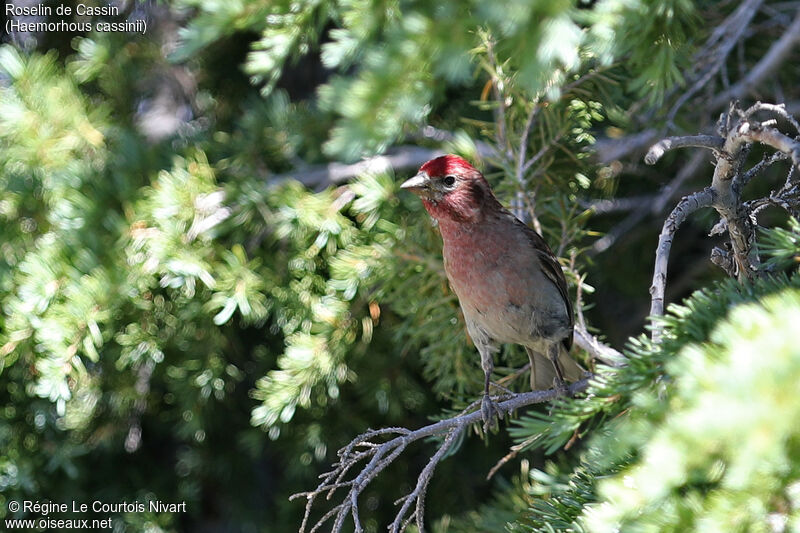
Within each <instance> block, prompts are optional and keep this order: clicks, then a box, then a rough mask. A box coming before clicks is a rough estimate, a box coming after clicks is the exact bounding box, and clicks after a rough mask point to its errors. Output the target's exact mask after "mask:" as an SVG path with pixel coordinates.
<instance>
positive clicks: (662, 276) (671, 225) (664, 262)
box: [650, 187, 714, 341]
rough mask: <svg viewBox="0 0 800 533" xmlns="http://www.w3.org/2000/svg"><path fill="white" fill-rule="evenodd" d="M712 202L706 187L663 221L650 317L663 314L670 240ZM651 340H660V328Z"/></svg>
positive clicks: (711, 192)
mask: <svg viewBox="0 0 800 533" xmlns="http://www.w3.org/2000/svg"><path fill="white" fill-rule="evenodd" d="M713 201H714V191H713V190H712V189H711V188H710V187H706V188H705V189H703V190H702V191H698V192H696V193H694V194H692V195H690V196H686V197H684V198H683V199H682V200H681V201H680V202H679V203H678V205H677V206H675V209H673V210H672V212H671V213H670V214H669V216H668V217H667V220H665V221H664V226H663V228H662V229H661V235H659V237H658V248H657V249H656V262H655V268H654V269H653V283H652V285H651V286H650V295H651V300H650V315H651V316H654V317H655V316H661V315H663V314H664V288H665V286H666V283H667V266H668V263H669V251H670V248H671V247H672V239H673V238H674V237H675V232H676V231H677V230H678V228H679V227H680V225H681V224H682V223H683V221H684V220H686V217H688V216H689V215H691V214H692V213H694V212H695V211H697V210H698V209H701V208H703V207H711V205H712V202H713ZM652 335H653V340H654V341H658V340H659V339H660V338H661V328H660V327H658V326H655V327H654V328H653V334H652Z"/></svg>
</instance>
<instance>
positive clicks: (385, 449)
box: [290, 378, 589, 533]
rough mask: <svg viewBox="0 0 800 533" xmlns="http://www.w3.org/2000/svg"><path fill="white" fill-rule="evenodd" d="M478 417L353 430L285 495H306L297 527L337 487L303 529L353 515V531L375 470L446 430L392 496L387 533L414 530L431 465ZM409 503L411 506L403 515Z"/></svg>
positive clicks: (538, 398) (578, 388) (531, 396)
mask: <svg viewBox="0 0 800 533" xmlns="http://www.w3.org/2000/svg"><path fill="white" fill-rule="evenodd" d="M588 385H589V378H584V379H582V380H580V381H577V382H575V383H573V384H571V385H570V386H569V387H568V388H567V391H566V393H567V394H569V395H575V394H578V393H579V392H582V391H584V390H586V388H587V387H588ZM561 393H562V391H559V390H557V389H549V390H544V391H532V392H525V393H519V394H516V395H514V396H513V397H512V398H510V399H508V400H504V401H501V402H498V403H497V409H498V410H499V411H500V412H501V413H503V414H505V413H509V412H511V411H514V410H516V409H519V408H521V407H526V406H528V405H533V404H536V403H542V402H546V401H549V400H552V399H554V398H556V397H557V396H559V395H560V394H561ZM475 407H476V406H474V407H473V409H474V408H475ZM481 417H482V414H481V411H480V409H477V410H473V411H472V412H469V413H466V414H461V415H458V416H454V417H452V418H447V419H445V420H441V421H439V422H436V423H433V424H430V425H427V426H425V427H422V428H420V429H417V430H414V431H411V430H409V429H406V428H384V429H377V430H370V431H367V432H365V433H364V434H362V435H359V436H358V437H356V438H355V439H353V440H352V441H351V442H350V443H349V444H348V445H347V446H345V447H344V448H342V449H341V450H339V452H338V455H339V461H338V462H337V463H335V464H334V465H333V466H334V468H333V470H331V471H330V472H327V473H326V474H323V475H322V476H321V478H322V482H321V483H320V484H319V485H318V486H317V488H316V489H314V490H312V491H309V492H301V493H298V494H294V495H293V496H291V498H290V499H292V500H294V499H297V498H306V510H305V514H304V516H303V522H302V524H301V526H300V532H301V533H303V532H304V531H306V530H307V528H308V527H309V525H310V524H309V523H310V516H311V511H312V508H313V505H314V502H315V501H316V500H317V498H318V497H319V496H321V495H323V494H326V493H327V498H328V499H330V498H331V497H332V496H333V495H334V493H335V492H336V491H337V490H340V489H342V490H346V491H347V493H346V494H345V496H344V498H343V499H342V500H341V503H339V504H338V505H336V506H334V507H333V508H332V509H330V510H328V511H327V512H326V513H324V514H323V515H322V517H320V518H319V519H318V520H317V521H316V522H315V523H314V525H313V526H311V529H310V530H308V531H310V532H313V531H318V530H319V529H320V528H321V527H322V526H323V525H324V524H325V523H326V522H327V521H328V520H331V519H334V522H333V525H332V527H331V531H332V532H334V533H338V532H340V531H342V528H343V526H344V522H345V520H346V518H347V517H348V516H350V517H351V518H352V519H353V522H354V526H355V531H357V532H361V531H363V529H362V528H361V518H360V516H359V509H358V497H359V496H360V495H361V493H362V492H363V490H364V489H365V488H366V487H367V485H368V484H369V483H370V482H371V481H372V480H373V479H374V478H375V477H376V476H377V475H378V474H380V472H381V471H383V470H384V469H385V468H386V467H387V466H389V465H390V464H391V463H392V462H393V461H394V460H395V459H397V457H398V456H399V455H400V454H401V453H402V452H403V451H404V450H405V449H406V447H407V446H408V445H409V444H411V443H413V442H416V441H418V440H420V439H423V438H425V437H430V436H433V435H446V437H445V439H444V441H443V442H442V444H441V445H440V447H439V449H438V450H437V452H436V453H435V454H434V455H433V456H432V457H431V459H430V460H429V461H428V464H427V465H426V466H425V468H424V469H423V471H422V472H421V473H420V478H419V481H418V482H417V485H416V486H415V488H414V490H413V491H412V492H411V493H409V494H408V495H406V496H405V497H403V498H401V499H400V500H398V502H400V501H402V502H403V506H402V507H401V508H400V510H399V511H398V514H397V515H396V516H395V520H394V522H393V523H392V525H391V526H390V527H389V529H390V531H392V532H393V533H399V532H401V531H403V530H404V529H405V527H406V526H407V525H408V523H409V522H410V520H412V519H413V520H416V523H417V526H418V527H419V530H420V532H422V531H424V528H423V524H424V510H425V507H424V500H425V492H426V490H427V486H428V483H429V482H430V479H431V477H432V475H433V471H434V469H435V468H436V466H437V465H438V464H439V462H441V460H442V459H443V458H444V456H445V455H446V453H447V451H448V450H449V449H450V447H451V445H452V443H453V442H455V439H456V438H457V437H458V436H459V435H460V434H461V433H462V432H463V431H464V430H465V429H466V428H467V427H468V426H469V425H471V424H475V423H478V422H480V421H481ZM391 435H394V436H392V437H391V438H390V439H389V440H387V441H385V442H376V441H375V439H380V438H382V437H385V436H391ZM362 448H365V449H362ZM362 462H366V464H365V465H364V466H363V467H362V468H361V471H360V472H359V473H358V474H357V475H355V476H353V477H351V478H350V479H345V477H346V476H347V473H348V472H349V471H350V470H351V469H352V468H353V466H355V465H356V464H358V463H362ZM412 505H413V506H414V508H415V510H414V511H413V513H412V514H411V515H409V511H410V509H411V506H412Z"/></svg>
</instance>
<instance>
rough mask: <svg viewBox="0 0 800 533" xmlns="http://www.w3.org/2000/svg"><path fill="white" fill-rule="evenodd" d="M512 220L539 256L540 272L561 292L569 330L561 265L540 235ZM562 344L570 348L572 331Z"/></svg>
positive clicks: (571, 321)
mask: <svg viewBox="0 0 800 533" xmlns="http://www.w3.org/2000/svg"><path fill="white" fill-rule="evenodd" d="M514 220H516V223H517V224H518V225H519V226H520V227H521V228H522V231H523V233H524V234H525V236H526V237H527V238H528V240H529V241H530V243H531V246H532V247H533V249H534V250H535V251H536V255H537V256H538V257H539V262H540V263H541V265H542V272H544V275H545V276H547V279H549V280H550V281H552V282H553V285H555V286H556V288H557V289H558V292H559V293H560V294H561V298H562V299H563V300H564V305H565V306H566V307H567V317H568V319H569V327H570V330H571V329H572V327H573V325H574V324H575V319H574V316H573V311H572V301H571V300H570V298H569V292H568V291H567V279H566V278H565V277H564V272H563V271H562V270H561V265H560V264H559V263H558V259H556V256H555V255H554V254H553V252H552V250H550V247H549V246H547V243H546V242H545V240H544V239H543V238H542V236H541V235H539V234H538V233H536V232H535V231H534V230H532V229H531V228H529V227H528V226H526V225H525V224H523V223H522V222H520V221H519V220H518V219H516V218H515V219H514ZM564 346H565V347H566V348H567V351H569V349H570V348H572V332H570V335H569V337H567V338H565V339H564Z"/></svg>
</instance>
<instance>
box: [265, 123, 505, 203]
mask: <svg viewBox="0 0 800 533" xmlns="http://www.w3.org/2000/svg"><path fill="white" fill-rule="evenodd" d="M433 131H435V133H436V135H437V139H438V138H439V137H441V136H442V135H446V134H447V133H449V132H441V130H433ZM427 132H428V129H427V128H425V129H424V130H423V133H422V137H425V138H428V135H426V133H427ZM452 137H453V136H452V134H450V136H449V137H445V138H444V139H443V140H450V139H452ZM475 147H476V149H477V151H478V155H479V156H480V157H488V156H489V155H491V154H493V153H494V151H493V149H491V148H490V147H489V145H487V144H486V143H482V142H478V143H476V144H475ZM444 153H445V152H444V151H442V150H439V149H433V148H424V147H422V146H412V145H401V146H397V147H394V148H391V149H390V150H389V151H388V152H387V153H386V154H383V155H376V156H374V157H369V158H367V159H364V160H363V161H359V162H358V163H351V164H344V163H337V162H332V163H328V164H325V165H313V166H309V167H307V168H298V169H296V170H293V171H291V172H286V173H284V174H277V175H275V176H272V177H270V179H269V183H270V184H279V183H282V182H284V181H286V180H290V179H295V180H297V181H299V182H300V183H302V184H303V185H305V186H306V187H308V188H310V189H315V190H319V189H324V188H325V187H328V186H331V185H338V184H340V183H345V182H347V181H350V180H352V179H353V178H356V177H358V176H360V175H362V174H365V173H368V172H369V173H373V174H379V173H383V172H390V171H392V170H393V169H394V170H403V169H414V170H416V169H417V168H419V167H420V166H422V164H423V163H425V162H426V161H428V160H430V159H433V158H434V157H438V156H440V155H444Z"/></svg>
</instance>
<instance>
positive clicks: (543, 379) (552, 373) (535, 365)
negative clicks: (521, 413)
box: [525, 343, 585, 390]
mask: <svg viewBox="0 0 800 533" xmlns="http://www.w3.org/2000/svg"><path fill="white" fill-rule="evenodd" d="M525 351H526V352H528V358H529V359H530V360H531V390H546V389H551V388H553V382H554V381H555V379H556V369H555V368H553V363H552V362H551V361H550V358H549V357H547V356H546V355H543V354H541V353H539V352H537V351H535V350H533V349H532V348H529V347H527V346H526V347H525ZM558 363H559V366H560V367H561V372H563V373H564V379H565V380H567V381H578V380H579V379H581V378H582V377H583V374H584V372H585V370H584V369H583V367H581V365H579V364H578V363H577V361H575V359H573V358H572V357H570V355H569V352H568V351H567V349H566V347H564V346H563V345H562V344H561V343H558Z"/></svg>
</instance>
